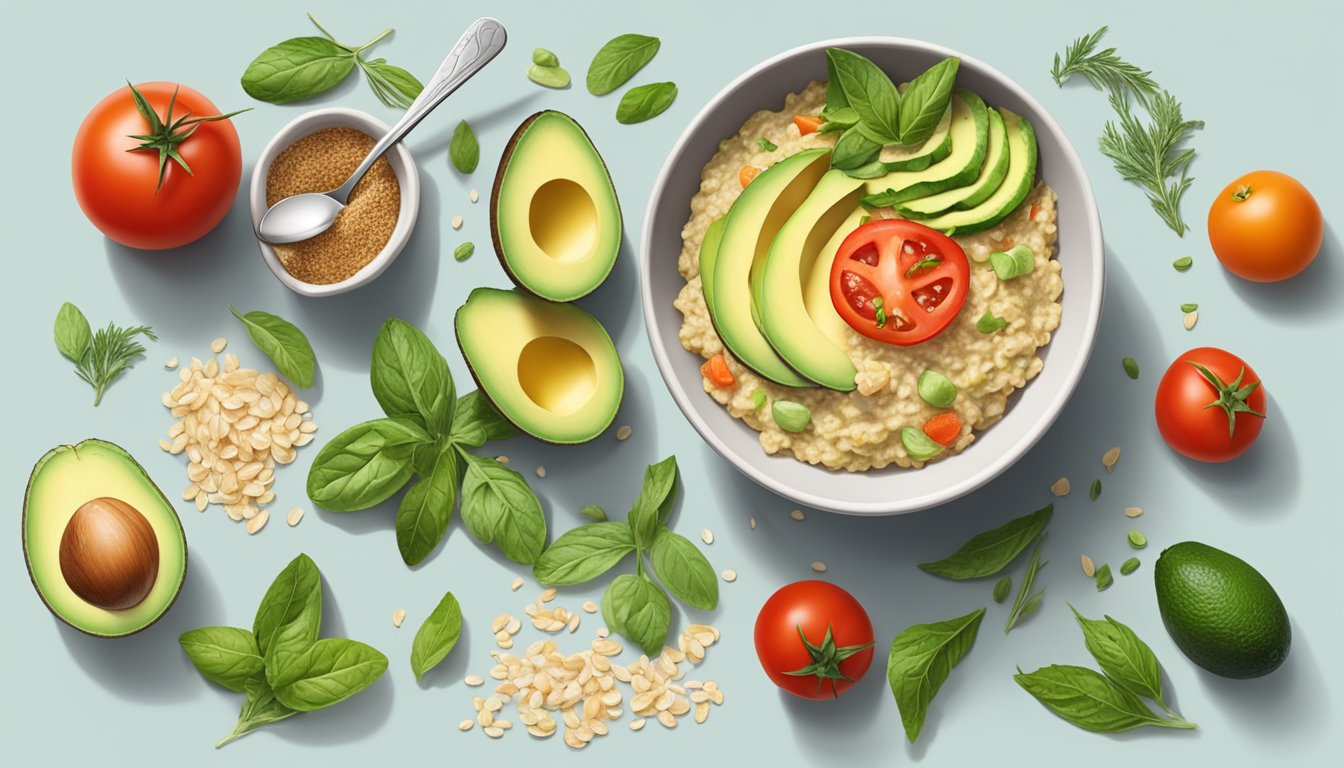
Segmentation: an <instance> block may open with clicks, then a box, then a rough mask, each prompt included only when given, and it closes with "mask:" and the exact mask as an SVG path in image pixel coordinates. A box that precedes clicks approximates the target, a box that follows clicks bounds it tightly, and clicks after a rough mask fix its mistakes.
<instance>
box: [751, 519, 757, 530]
mask: <svg viewBox="0 0 1344 768" xmlns="http://www.w3.org/2000/svg"><path fill="white" fill-rule="evenodd" d="M750 523H751V530H753V531H754V530H756V518H754V517H753V518H751V520H750Z"/></svg>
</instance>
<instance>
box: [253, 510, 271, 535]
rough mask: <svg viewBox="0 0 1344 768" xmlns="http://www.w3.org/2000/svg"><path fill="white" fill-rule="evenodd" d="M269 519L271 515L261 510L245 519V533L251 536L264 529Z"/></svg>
mask: <svg viewBox="0 0 1344 768" xmlns="http://www.w3.org/2000/svg"><path fill="white" fill-rule="evenodd" d="M270 519H271V513H270V512H268V511H267V510H264V509H263V510H261V511H260V512H257V513H256V514H254V515H252V517H250V518H248V519H247V533H248V535H249V536H250V535H252V534H254V533H256V532H257V531H260V530H261V529H262V528H265V527H266V521H267V520H270Z"/></svg>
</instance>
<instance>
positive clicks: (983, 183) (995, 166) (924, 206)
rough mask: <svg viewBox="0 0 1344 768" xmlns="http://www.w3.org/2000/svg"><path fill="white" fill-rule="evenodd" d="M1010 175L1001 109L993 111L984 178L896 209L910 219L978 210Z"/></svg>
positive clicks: (979, 177) (983, 168) (990, 119)
mask: <svg viewBox="0 0 1344 768" xmlns="http://www.w3.org/2000/svg"><path fill="white" fill-rule="evenodd" d="M1007 175H1008V131H1007V129H1005V128H1004V125H1003V116H1002V115H1000V114H999V111H998V110H997V109H991V110H989V140H988V148H987V150H986V152H985V161H984V162H983V163H982V164H981V166H980V175H979V176H977V177H976V179H975V181H972V182H971V183H970V184H967V185H966V186H964V187H955V188H953V189H949V190H947V191H946V192H939V193H938V194H936V195H929V196H928V197H919V198H915V199H914V200H907V201H905V202H903V203H897V204H896V205H895V206H893V207H894V208H895V209H896V212H897V213H899V214H901V215H902V216H904V217H906V218H909V219H924V218H928V217H930V216H937V215H938V214H940V213H942V212H944V211H948V210H951V209H953V208H974V207H975V206H977V205H979V204H980V203H982V202H984V201H985V199H986V198H988V197H989V196H990V195H992V194H994V190H996V189H998V188H999V185H1000V184H1002V183H1003V179H1004V177H1005V176H1007Z"/></svg>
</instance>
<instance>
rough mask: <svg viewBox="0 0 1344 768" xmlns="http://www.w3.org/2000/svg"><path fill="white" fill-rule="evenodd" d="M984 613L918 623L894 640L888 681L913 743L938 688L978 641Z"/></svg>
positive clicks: (982, 610) (890, 655) (906, 730)
mask: <svg viewBox="0 0 1344 768" xmlns="http://www.w3.org/2000/svg"><path fill="white" fill-rule="evenodd" d="M984 615H985V609H984V608H980V609H977V610H975V611H972V612H970V613H968V614H966V615H965V616H961V617H959V618H956V619H950V620H948V621H940V622H936V623H933V624H916V625H915V626H913V627H910V628H908V629H906V630H904V631H902V632H901V633H900V634H898V635H896V639H894V640H892V641H891V652H890V653H889V654H888V655H887V682H888V683H889V684H890V685H891V695H892V696H894V697H895V698H896V706H897V708H898V709H900V711H901V723H902V724H904V725H905V736H906V738H908V739H910V743H911V744H913V743H914V742H915V739H917V738H919V732H920V730H921V729H922V728H923V727H924V718H925V716H926V715H927V714H928V711H929V704H930V703H931V702H932V701H933V697H935V696H937V695H938V689H939V688H942V687H943V683H944V682H946V680H947V676H948V675H949V674H950V673H951V672H952V668H953V667H955V666H957V664H958V663H959V662H960V661H961V660H962V659H964V658H965V657H966V654H967V653H969V652H970V650H971V646H972V645H974V644H975V637H976V634H977V633H979V631H980V619H981V618H982V617H984Z"/></svg>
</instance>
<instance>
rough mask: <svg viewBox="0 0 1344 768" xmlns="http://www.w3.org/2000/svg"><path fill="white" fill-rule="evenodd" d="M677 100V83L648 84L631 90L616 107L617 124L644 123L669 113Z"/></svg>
mask: <svg viewBox="0 0 1344 768" xmlns="http://www.w3.org/2000/svg"><path fill="white" fill-rule="evenodd" d="M676 98H677V84H676V83H648V84H646V85H641V86H638V87H635V88H631V89H630V90H628V91H626V92H625V95H624V96H622V97H621V103H620V104H618V105H617V106H616V122H618V123H622V124H624V125H630V124H633V123H642V122H644V121H645V120H649V119H651V118H654V117H657V116H658V115H661V114H662V113H663V112H665V111H667V108H668V107H670V106H672V102H673V101H674V100H676Z"/></svg>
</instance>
